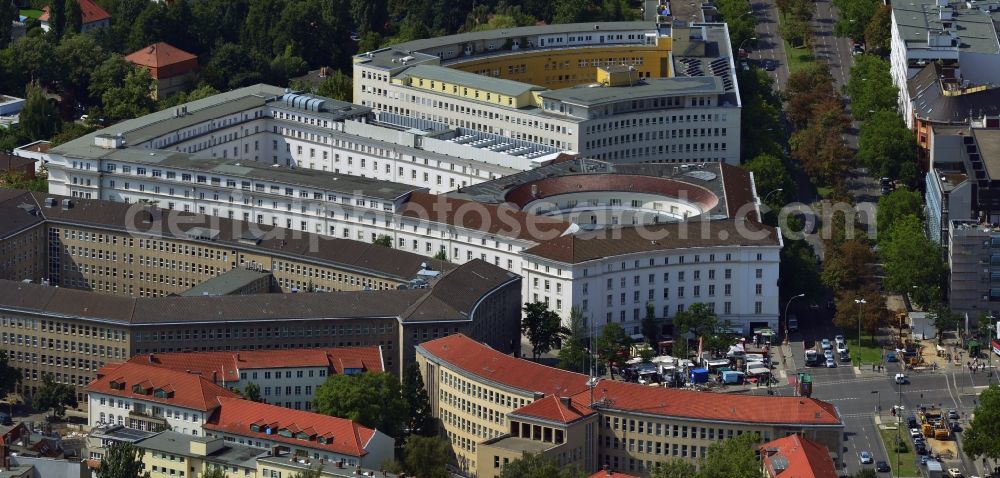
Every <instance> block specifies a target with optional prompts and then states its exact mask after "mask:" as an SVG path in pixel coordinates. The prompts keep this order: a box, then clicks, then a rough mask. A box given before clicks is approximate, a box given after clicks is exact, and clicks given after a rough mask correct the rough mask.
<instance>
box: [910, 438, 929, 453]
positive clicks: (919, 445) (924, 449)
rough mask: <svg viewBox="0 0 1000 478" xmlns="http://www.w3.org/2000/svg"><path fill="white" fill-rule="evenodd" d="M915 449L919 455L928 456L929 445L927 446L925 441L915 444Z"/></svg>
mask: <svg viewBox="0 0 1000 478" xmlns="http://www.w3.org/2000/svg"><path fill="white" fill-rule="evenodd" d="M913 449H914V450H915V451H916V452H917V454H918V455H926V454H927V445H925V444H924V442H923V441H919V442H916V443H914V444H913Z"/></svg>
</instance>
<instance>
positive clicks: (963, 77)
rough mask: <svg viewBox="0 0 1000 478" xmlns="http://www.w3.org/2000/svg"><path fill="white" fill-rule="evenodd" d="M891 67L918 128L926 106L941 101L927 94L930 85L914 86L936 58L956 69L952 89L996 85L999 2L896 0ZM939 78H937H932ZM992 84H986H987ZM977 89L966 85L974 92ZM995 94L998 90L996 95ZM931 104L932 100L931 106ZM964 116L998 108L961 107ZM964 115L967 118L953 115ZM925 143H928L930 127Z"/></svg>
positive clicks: (906, 114)
mask: <svg viewBox="0 0 1000 478" xmlns="http://www.w3.org/2000/svg"><path fill="white" fill-rule="evenodd" d="M891 6H892V21H891V32H890V34H891V40H890V42H891V45H890V50H891V52H892V53H891V55H890V63H891V65H890V68H891V71H890V72H891V75H892V80H893V83H894V84H895V85H896V87H897V88H899V109H900V111H901V112H902V113H903V118H904V119H905V120H906V124H907V126H909V127H910V128H916V127H917V126H918V124H917V121H918V119H919V116H918V113H919V112H920V111H921V110H924V111H927V112H931V113H932V114H936V115H938V116H940V115H941V114H942V113H941V112H938V113H933V112H932V109H933V108H932V107H931V106H930V105H931V104H933V103H934V102H935V101H936V97H937V96H938V95H937V94H935V93H934V92H931V95H932V96H934V97H935V101H929V99H930V98H926V97H923V95H925V94H927V93H926V92H925V91H924V88H926V87H927V86H929V85H924V86H923V87H919V88H916V89H915V88H914V85H913V84H912V83H911V81H912V80H914V79H915V77H916V76H917V74H918V73H919V72H920V71H921V69H924V68H927V67H929V66H930V65H932V64H937V67H936V68H943V69H948V70H953V71H952V72H950V73H949V74H948V75H945V76H951V77H953V78H956V79H957V82H955V83H956V84H955V85H953V86H949V87H948V88H947V89H948V90H949V91H948V93H945V94H944V95H942V96H947V95H955V94H956V93H960V92H962V90H963V89H966V88H969V87H977V88H978V87H981V86H983V85H992V84H993V83H995V81H994V79H995V78H996V77H997V75H1000V41H998V35H997V28H996V25H995V22H996V21H997V19H1000V16H998V15H1000V4H998V3H997V2H975V3H971V2H964V1H949V0H917V1H914V2H895V3H893V4H892V5H891ZM930 80H931V81H933V79H930ZM986 88H989V87H984V88H983V89H986ZM969 92H971V91H965V93H969ZM994 96H995V95H994ZM925 105H927V106H926V107H925ZM995 107H996V104H995V103H994V104H986V103H978V104H977V106H976V109H977V110H978V109H980V108H995ZM955 113H957V114H958V115H960V116H962V117H966V118H967V117H969V116H973V115H975V114H983V113H985V114H996V113H994V112H988V111H982V112H979V111H973V112H972V113H971V114H970V113H969V111H968V110H961V109H958V110H957V111H955ZM946 119H947V120H949V121H956V120H958V121H960V120H961V118H948V117H946ZM923 135H924V137H923V139H921V138H918V140H919V142H920V143H921V145H922V146H923V145H925V144H926V132H924V133H923Z"/></svg>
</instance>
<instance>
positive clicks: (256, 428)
mask: <svg viewBox="0 0 1000 478" xmlns="http://www.w3.org/2000/svg"><path fill="white" fill-rule="evenodd" d="M250 431H252V432H254V433H260V425H258V424H256V423H253V424H251V425H250Z"/></svg>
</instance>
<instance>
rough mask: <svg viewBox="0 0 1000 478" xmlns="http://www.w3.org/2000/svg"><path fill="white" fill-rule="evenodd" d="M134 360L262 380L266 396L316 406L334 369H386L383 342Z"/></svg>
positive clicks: (225, 380) (238, 381) (226, 382)
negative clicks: (320, 390) (318, 393)
mask: <svg viewBox="0 0 1000 478" xmlns="http://www.w3.org/2000/svg"><path fill="white" fill-rule="evenodd" d="M129 363H138V364H144V365H151V366H154V367H162V368H166V369H170V370H176V371H181V372H187V373H192V374H195V375H198V376H201V377H205V378H207V379H208V380H209V381H211V382H213V383H215V384H216V385H220V386H222V387H225V388H236V389H239V390H245V389H246V386H247V385H249V384H251V383H252V384H256V385H257V386H258V387H260V393H261V398H262V399H263V400H264V402H266V403H271V404H274V405H278V406H283V407H287V408H294V409H296V410H303V409H304V410H310V409H311V408H312V401H313V398H314V395H315V391H316V389H317V388H319V386H320V385H322V384H323V382H325V381H326V379H327V377H328V376H330V375H334V374H345V375H354V374H359V373H362V372H384V371H386V370H385V368H384V366H383V361H382V347H380V346H377V345H376V346H367V347H335V348H302V349H285V350H239V351H215V352H174V353H150V354H145V355H136V356H134V357H132V358H131V359H130V360H129Z"/></svg>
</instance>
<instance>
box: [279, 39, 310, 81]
mask: <svg viewBox="0 0 1000 478" xmlns="http://www.w3.org/2000/svg"><path fill="white" fill-rule="evenodd" d="M269 71H270V75H269V77H270V81H271V83H274V84H276V85H287V84H288V80H289V79H290V78H292V77H295V76H299V75H302V74H303V73H305V72H307V71H309V64H307V63H306V61H305V60H303V59H302V57H299V56H296V55H293V54H292V48H291V45H289V46H288V48H286V49H285V52H284V53H282V54H280V55H278V56H276V57H274V59H273V60H271V65H270V68H269Z"/></svg>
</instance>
